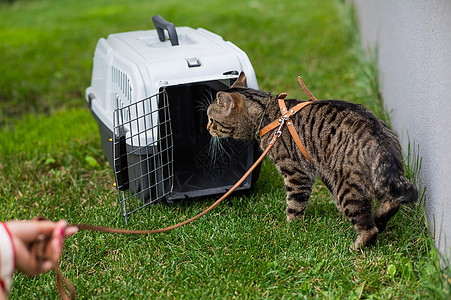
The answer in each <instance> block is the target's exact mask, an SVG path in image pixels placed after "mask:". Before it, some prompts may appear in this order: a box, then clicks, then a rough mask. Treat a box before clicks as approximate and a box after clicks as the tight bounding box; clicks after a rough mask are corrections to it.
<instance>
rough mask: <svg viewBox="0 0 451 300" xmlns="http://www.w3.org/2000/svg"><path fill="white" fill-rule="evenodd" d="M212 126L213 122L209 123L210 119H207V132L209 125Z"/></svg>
mask: <svg viewBox="0 0 451 300" xmlns="http://www.w3.org/2000/svg"><path fill="white" fill-rule="evenodd" d="M212 124H213V122H212V121H211V119H208V124H207V130H208V131H210V128H211V125H212Z"/></svg>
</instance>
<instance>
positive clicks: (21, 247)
mask: <svg viewBox="0 0 451 300" xmlns="http://www.w3.org/2000/svg"><path fill="white" fill-rule="evenodd" d="M6 226H7V227H8V229H9V232H10V234H11V238H12V241H13V245H14V249H15V265H16V268H17V269H18V270H20V271H21V272H22V273H24V274H26V275H29V276H32V275H36V274H40V273H45V272H47V271H49V270H51V269H53V268H54V267H55V266H56V265H57V264H58V261H59V259H60V257H61V254H62V251H63V241H64V239H65V238H67V237H69V236H71V235H72V234H74V233H75V232H77V231H78V228H77V227H69V226H68V225H67V223H66V221H59V222H52V221H38V220H31V221H9V222H7V223H6ZM43 236H48V237H49V244H48V245H47V246H46V250H47V251H46V252H47V253H48V255H47V257H46V258H45V260H44V261H42V262H41V263H36V259H35V257H34V256H33V255H32V253H31V248H32V245H33V243H35V242H37V241H39V240H40V239H42V237H43Z"/></svg>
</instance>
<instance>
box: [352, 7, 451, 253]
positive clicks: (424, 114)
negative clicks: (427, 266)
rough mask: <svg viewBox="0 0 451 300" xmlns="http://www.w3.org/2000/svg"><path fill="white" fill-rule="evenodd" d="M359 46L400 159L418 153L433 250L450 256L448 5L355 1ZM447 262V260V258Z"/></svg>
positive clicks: (450, 34)
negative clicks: (373, 65) (369, 56)
mask: <svg viewBox="0 0 451 300" xmlns="http://www.w3.org/2000/svg"><path fill="white" fill-rule="evenodd" d="M354 4H355V7H356V12H357V16H358V20H359V26H360V30H361V34H362V40H363V46H364V47H365V48H366V49H367V50H371V51H374V50H375V49H377V51H376V55H377V60H378V67H379V76H380V86H381V92H382V96H383V99H384V104H385V106H386V108H387V109H388V111H389V112H390V116H391V124H392V126H393V128H394V129H395V130H396V131H397V132H398V135H399V137H400V138H401V143H402V145H403V149H404V153H406V152H407V144H408V141H409V140H410V142H411V143H415V144H416V145H419V147H420V155H421V157H422V159H423V164H422V169H421V182H422V185H423V186H426V201H425V202H426V203H425V205H426V212H427V216H428V222H429V225H430V227H431V230H432V233H433V234H434V235H435V237H436V246H437V247H438V248H439V249H440V252H441V253H442V254H446V255H448V256H449V255H450V252H451V0H430V1H427V0H354ZM449 257H450V258H451V256H449Z"/></svg>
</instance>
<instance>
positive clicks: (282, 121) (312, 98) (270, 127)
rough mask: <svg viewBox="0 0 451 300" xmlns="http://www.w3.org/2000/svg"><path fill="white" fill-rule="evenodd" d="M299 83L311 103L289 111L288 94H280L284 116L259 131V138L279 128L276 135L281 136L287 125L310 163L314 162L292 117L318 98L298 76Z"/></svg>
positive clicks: (303, 103)
mask: <svg viewBox="0 0 451 300" xmlns="http://www.w3.org/2000/svg"><path fill="white" fill-rule="evenodd" d="M298 81H299V84H300V85H301V87H302V89H303V90H304V92H305V93H306V94H307V96H308V97H309V98H310V101H306V102H302V103H299V104H297V105H296V106H295V107H293V108H291V109H290V110H287V107H286V105H285V100H284V99H285V97H286V96H287V94H286V93H281V94H279V96H277V101H278V102H279V108H280V113H281V114H282V116H281V117H280V118H279V119H277V120H275V121H273V122H272V123H271V124H269V125H267V126H265V127H264V128H263V129H261V130H260V131H259V136H260V137H262V136H264V135H265V134H267V133H268V132H270V131H272V130H274V129H275V128H277V127H279V129H278V131H277V132H276V134H277V135H278V136H280V135H281V134H282V131H281V130H282V127H283V125H284V124H285V123H286V125H287V127H288V130H289V131H290V134H291V137H292V138H293V140H294V142H295V143H296V146H298V148H299V150H300V151H301V153H302V154H303V155H304V156H305V158H307V160H308V161H312V159H311V158H310V156H309V155H308V153H307V150H305V147H304V145H303V144H302V142H301V139H300V138H299V135H298V133H297V132H296V129H294V125H293V121H292V120H291V119H290V117H291V116H292V115H294V114H296V113H297V112H298V111H300V110H301V109H302V108H304V107H306V106H307V105H309V104H310V103H312V102H313V101H316V98H315V96H313V95H312V93H310V91H309V90H308V89H307V87H306V86H305V84H304V82H303V81H302V79H301V77H299V76H298Z"/></svg>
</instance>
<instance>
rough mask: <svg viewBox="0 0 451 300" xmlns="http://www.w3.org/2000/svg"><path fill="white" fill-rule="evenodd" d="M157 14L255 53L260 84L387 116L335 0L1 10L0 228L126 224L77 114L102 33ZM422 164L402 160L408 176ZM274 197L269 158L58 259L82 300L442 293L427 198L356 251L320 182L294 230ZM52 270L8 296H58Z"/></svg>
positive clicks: (445, 278) (37, 5)
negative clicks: (219, 193)
mask: <svg viewBox="0 0 451 300" xmlns="http://www.w3.org/2000/svg"><path fill="white" fill-rule="evenodd" d="M154 14H161V15H162V16H163V17H165V18H166V19H168V20H170V21H172V22H173V23H175V24H176V26H191V27H194V28H198V27H202V28H206V29H208V30H210V31H213V32H215V33H217V34H219V35H221V36H222V37H224V39H226V40H230V41H232V42H233V43H234V44H236V45H237V46H238V47H240V48H241V49H243V50H244V51H245V52H246V53H247V54H248V56H249V58H250V60H251V62H252V64H253V66H254V69H255V72H256V74H257V79H258V82H259V86H260V89H262V90H269V91H273V92H274V93H278V92H282V91H284V92H287V93H288V95H289V96H290V97H295V98H305V96H304V95H303V93H302V91H301V89H300V88H299V86H298V84H297V81H296V76H297V75H301V76H302V77H303V79H304V80H305V82H306V84H307V85H308V86H309V88H310V90H311V91H312V92H313V94H314V95H315V96H316V97H317V98H319V99H321V98H323V99H325V98H336V99H347V100H350V101H353V102H356V103H361V104H364V105H365V106H367V107H369V108H370V109H372V110H373V111H375V113H376V114H377V115H378V116H379V117H381V118H384V119H386V120H388V119H389V118H388V117H387V116H389V115H387V113H385V112H384V111H383V107H382V105H381V100H380V98H379V93H378V87H377V84H375V82H377V80H376V79H377V72H376V69H375V67H374V63H373V62H371V61H367V60H366V59H365V56H364V55H363V53H362V51H361V50H360V46H359V40H358V35H357V31H356V29H355V26H354V24H353V22H352V20H353V18H352V11H351V9H350V8H349V7H346V6H345V5H344V4H343V1H339V0H323V1H317V0H302V1H300V0H299V1H289V0H279V1H271V0H252V1H231V0H228V1H224V0H219V1H207V0H193V1H180V0H165V1H159V0H153V1H148V0H146V1H144V0H135V1H125V0H114V1H112V0H108V1H107V0H90V1H87V0H65V1H56V0H27V1H25V0H16V1H14V3H12V4H8V3H7V2H6V1H3V2H0V73H1V74H2V75H1V76H0V219H1V220H2V221H5V220H10V219H29V218H31V217H33V216H37V215H44V216H46V217H48V218H49V219H52V220H57V219H60V218H65V219H67V220H68V221H69V222H71V223H92V224H99V225H106V226H116V227H125V223H124V220H123V218H122V217H120V215H119V211H118V207H117V194H116V191H115V189H114V187H113V186H112V184H113V180H114V179H113V172H112V170H111V167H110V166H109V165H108V163H107V162H106V159H105V157H104V156H103V151H102V148H101V144H100V137H99V133H98V129H97V124H96V122H95V120H94V119H93V118H92V116H91V115H90V113H89V110H88V109H87V108H86V104H85V99H84V90H85V89H86V88H87V87H88V86H89V84H90V78H91V70H92V58H93V54H94V48H95V45H96V43H97V41H98V39H99V38H100V37H106V36H107V35H108V34H110V33H114V32H123V31H131V30H144V29H153V25H152V22H151V17H152V15H154ZM418 159H419V158H416V157H412V156H410V159H409V161H410V162H411V163H407V164H408V165H410V169H411V170H412V171H411V173H413V174H414V173H416V170H415V169H416V168H417V167H418V164H416V163H415V162H417V160H418ZM284 198H285V197H284V188H283V184H282V180H281V178H280V176H279V175H278V173H277V171H276V170H275V168H274V166H273V165H272V164H271V163H270V162H269V161H268V160H264V162H263V166H262V172H261V176H260V179H259V180H258V181H257V183H256V185H255V187H254V188H253V189H252V190H251V192H250V193H249V194H248V195H241V196H237V197H232V198H230V199H228V200H226V201H225V202H224V203H222V204H221V205H219V206H218V207H217V208H215V209H214V210H213V211H212V212H211V213H210V214H208V215H207V216H205V217H203V218H201V219H199V220H197V221H196V222H194V223H192V224H190V225H187V226H185V227H182V228H180V229H177V230H175V231H172V232H169V233H165V234H156V235H152V236H121V235H108V234H99V233H91V232H79V233H77V234H76V235H75V236H74V237H71V238H70V239H68V240H67V242H66V244H65V253H64V255H63V257H62V261H61V269H62V271H63V273H64V274H65V275H66V276H67V277H68V278H69V279H70V280H71V281H72V282H73V284H74V286H75V288H76V290H77V296H78V297H79V298H138V297H140V298H141V297H145V298H152V299H154V298H156V299H168V298H169V299H184V298H185V299H200V298H210V299H212V298H227V299H234V298H236V299H249V298H251V299H254V298H284V299H291V298H293V299H299V298H301V299H302V298H330V299H336V298H349V299H354V298H356V299H357V298H367V299H370V298H374V299H386V298H393V299H401V298H402V299H405V298H435V299H440V298H442V299H447V298H449V297H450V281H451V280H450V278H449V276H450V272H449V270H446V269H443V268H440V265H439V259H438V258H437V252H436V250H435V249H434V247H433V244H434V241H433V239H432V238H431V237H430V236H429V235H428V229H427V224H426V221H425V216H424V210H423V207H422V205H418V206H408V207H403V208H402V209H401V211H400V212H399V213H398V214H397V216H396V217H395V218H394V219H393V220H392V221H391V223H389V227H388V229H387V231H386V232H384V233H383V234H381V235H380V237H379V240H378V242H377V244H376V245H375V246H373V247H370V248H368V249H365V250H364V251H363V252H352V251H350V250H349V246H350V245H351V244H352V243H353V241H354V239H355V232H354V230H353V229H352V226H351V224H350V223H349V221H348V220H346V219H345V218H344V217H343V216H341V214H339V213H338V211H337V209H336V208H335V205H334V204H333V202H332V199H331V197H330V195H329V194H328V192H327V190H326V188H325V187H324V185H322V184H321V183H320V182H318V183H317V184H316V186H315V188H314V192H313V195H312V199H311V202H310V204H309V207H308V209H307V212H306V216H305V218H304V219H303V220H302V221H298V222H294V223H291V224H288V223H287V222H286V221H285V212H284V210H285V204H284ZM214 200H215V199H199V200H196V201H182V202H180V203H176V204H160V205H154V206H151V207H150V209H145V210H143V211H141V212H139V213H137V214H135V215H133V217H132V218H131V220H130V224H129V225H128V227H129V228H136V229H151V228H158V227H161V226H166V225H172V224H174V223H176V222H179V221H182V220H185V219H187V218H189V217H191V216H193V215H195V214H197V213H199V212H200V211H201V210H202V209H204V208H205V207H207V206H208V205H209V204H211V203H212V202H213V201H214ZM57 297H58V292H57V290H56V286H55V282H54V274H53V273H48V274H44V275H42V276H38V277H33V278H28V277H26V276H23V275H22V274H18V273H16V274H15V276H14V283H13V287H12V290H11V294H10V298H11V299H18V298H23V299H32V298H57Z"/></svg>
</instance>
